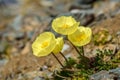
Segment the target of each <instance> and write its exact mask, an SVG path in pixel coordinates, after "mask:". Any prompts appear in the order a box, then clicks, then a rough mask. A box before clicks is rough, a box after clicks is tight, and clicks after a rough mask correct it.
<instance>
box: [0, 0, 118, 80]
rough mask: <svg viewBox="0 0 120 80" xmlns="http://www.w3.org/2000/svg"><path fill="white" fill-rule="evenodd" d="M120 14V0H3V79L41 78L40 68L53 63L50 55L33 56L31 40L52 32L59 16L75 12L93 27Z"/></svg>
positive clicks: (0, 21)
mask: <svg viewBox="0 0 120 80" xmlns="http://www.w3.org/2000/svg"><path fill="white" fill-rule="evenodd" d="M118 14H120V0H0V80H27V79H29V78H30V79H29V80H33V78H34V79H35V80H37V75H41V74H42V72H37V70H39V68H40V67H42V66H43V64H45V65H50V64H53V63H52V62H50V64H48V63H49V62H48V61H49V60H51V58H50V57H49V56H48V57H47V59H45V57H44V58H37V57H35V56H33V55H32V51H31V43H32V41H33V40H34V39H35V37H36V36H37V35H38V34H39V33H41V32H43V31H52V29H51V21H52V20H53V19H54V18H55V17H57V16H61V15H71V16H73V17H75V18H76V20H77V21H80V22H81V25H84V26H90V27H92V26H93V25H95V24H96V23H99V22H101V21H103V20H105V19H109V18H112V17H114V16H116V15H118ZM55 34H56V33H55ZM56 36H59V35H58V34H56ZM42 60H43V61H42ZM55 68H56V67H54V68H52V69H55ZM42 69H43V70H44V69H46V66H43V67H42ZM51 71H52V70H51ZM48 73H49V75H51V73H50V72H47V74H48ZM33 74H34V75H33ZM31 75H32V76H31ZM42 75H43V74H42ZM26 76H27V77H26ZM38 80H39V79H38ZM40 80H42V79H40Z"/></svg>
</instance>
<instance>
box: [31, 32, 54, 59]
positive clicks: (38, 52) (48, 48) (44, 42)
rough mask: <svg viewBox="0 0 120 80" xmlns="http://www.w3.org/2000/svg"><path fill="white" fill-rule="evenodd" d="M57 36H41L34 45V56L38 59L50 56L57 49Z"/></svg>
mask: <svg viewBox="0 0 120 80" xmlns="http://www.w3.org/2000/svg"><path fill="white" fill-rule="evenodd" d="M55 45H56V41H55V36H54V34H52V33H51V32H44V33H42V34H40V35H39V36H38V37H37V38H36V40H35V41H34V42H33V44H32V50H33V54H34V55H35V56H37V57H40V56H47V55H49V54H50V53H51V52H52V51H53V49H54V48H55Z"/></svg>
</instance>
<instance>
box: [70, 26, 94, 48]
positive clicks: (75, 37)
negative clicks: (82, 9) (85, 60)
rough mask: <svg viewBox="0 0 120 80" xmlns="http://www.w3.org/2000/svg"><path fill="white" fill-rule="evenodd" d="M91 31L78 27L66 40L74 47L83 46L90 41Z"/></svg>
mask: <svg viewBox="0 0 120 80" xmlns="http://www.w3.org/2000/svg"><path fill="white" fill-rule="evenodd" d="M91 35H92V31H91V29H90V28H86V27H83V26H81V27H78V29H77V30H76V31H75V32H74V33H73V34H71V35H68V39H69V40H70V41H71V42H72V43H73V44H74V45H75V46H84V45H86V44H88V43H89V42H90V40H91Z"/></svg>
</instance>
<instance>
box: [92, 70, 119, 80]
mask: <svg viewBox="0 0 120 80" xmlns="http://www.w3.org/2000/svg"><path fill="white" fill-rule="evenodd" d="M90 80H120V68H116V69H112V70H109V71H105V70H104V71H100V72H98V73H95V74H93V75H91V76H90Z"/></svg>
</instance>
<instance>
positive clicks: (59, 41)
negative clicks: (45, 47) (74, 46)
mask: <svg viewBox="0 0 120 80" xmlns="http://www.w3.org/2000/svg"><path fill="white" fill-rule="evenodd" d="M56 42H57V43H56V46H55V48H54V50H53V53H59V52H60V51H61V50H62V48H63V44H64V41H63V38H62V37H59V38H57V39H56Z"/></svg>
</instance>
